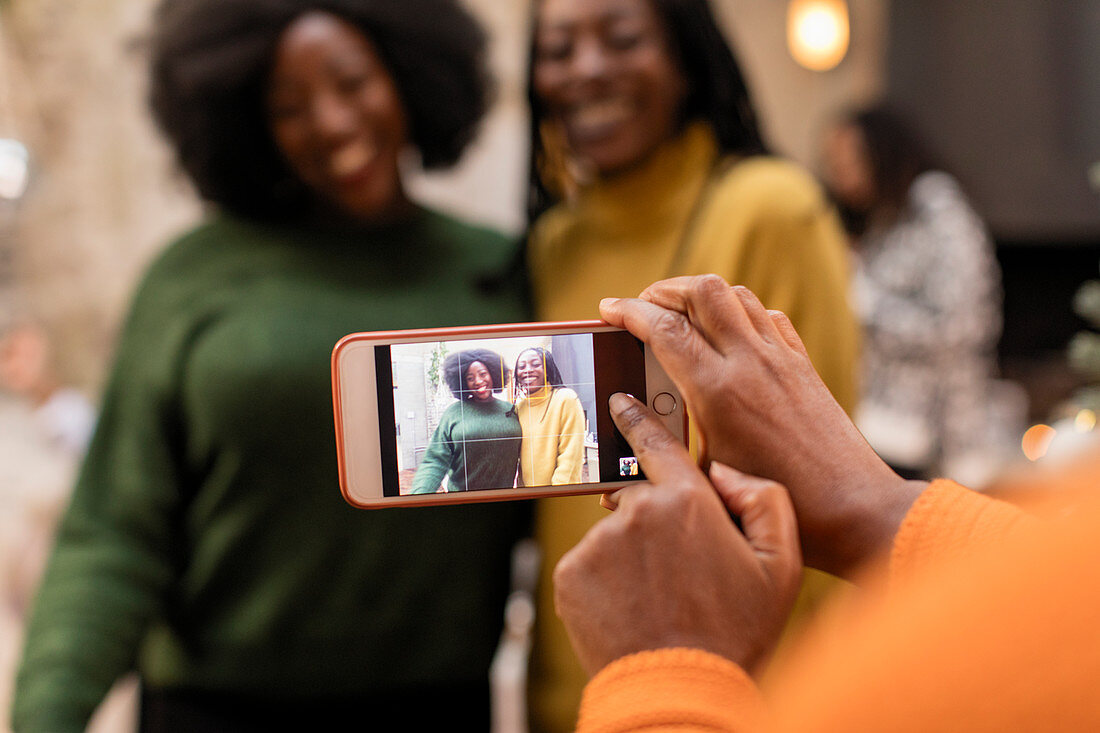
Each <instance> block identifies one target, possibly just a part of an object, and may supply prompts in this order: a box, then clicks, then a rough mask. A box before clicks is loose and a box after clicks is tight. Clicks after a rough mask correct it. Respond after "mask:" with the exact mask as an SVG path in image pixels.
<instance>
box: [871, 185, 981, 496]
mask: <svg viewBox="0 0 1100 733" xmlns="http://www.w3.org/2000/svg"><path fill="white" fill-rule="evenodd" d="M856 251H857V257H856V259H857V265H856V268H855V272H856V276H855V278H854V280H853V286H852V287H853V304H854V307H855V308H856V310H857V313H858V316H859V318H860V320H861V322H862V323H863V326H864V330H865V338H864V354H863V400H862V403H861V406H860V409H859V411H858V413H857V418H856V423H857V425H859V427H860V429H861V430H862V431H863V432H864V434H865V435H866V436H867V439H868V440H869V442H870V443H871V445H872V446H873V447H874V448H875V449H876V450H877V451H878V452H879V453H880V454H881V455H882V456H883V458H885V459H886V460H887V461H889V462H890V463H892V464H894V465H897V466H903V467H905V468H911V469H915V470H918V471H923V472H926V473H929V474H934V475H944V474H946V475H953V474H958V473H959V472H966V471H967V468H966V467H965V466H966V465H967V464H971V465H972V463H973V460H974V457H975V456H979V455H980V454H981V453H982V452H983V446H984V445H985V444H987V443H988V437H987V433H988V425H989V420H988V419H987V416H988V414H989V412H990V404H989V401H990V400H991V399H994V400H995V399H996V397H991V391H990V389H989V385H990V384H991V382H990V380H991V378H992V377H994V376H995V374H996V355H995V349H996V345H997V339H998V337H999V336H1000V332H1001V282H1000V270H999V268H998V265H997V261H996V258H995V256H994V250H993V245H992V242H991V241H990V238H989V235H988V233H987V232H986V230H985V227H984V226H983V224H982V222H981V220H980V219H979V218H978V216H977V214H975V213H974V210H973V209H972V208H971V207H970V205H969V203H968V202H967V200H966V198H965V196H964V195H963V193H962V191H961V189H960V188H959V185H958V183H957V182H956V181H955V180H954V179H953V178H952V177H951V176H949V175H947V174H946V173H942V172H939V171H930V172H927V173H923V174H921V175H920V176H918V177H917V179H916V180H915V181H914V182H913V185H912V186H911V187H910V190H909V200H908V203H907V206H906V208H905V209H904V210H903V211H902V212H901V215H900V217H899V218H898V219H897V221H895V222H894V223H893V224H891V225H889V226H886V227H879V228H875V227H872V228H871V229H870V230H869V231H868V233H867V234H866V235H865V236H864V238H863V240H862V241H861V242H860V243H859V245H858V247H857V250H856Z"/></svg>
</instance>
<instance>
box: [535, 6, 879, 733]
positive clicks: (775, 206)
mask: <svg viewBox="0 0 1100 733" xmlns="http://www.w3.org/2000/svg"><path fill="white" fill-rule="evenodd" d="M534 21H535V22H534V28H533V37H532V45H531V66H530V69H531V72H530V78H529V102H530V105H531V112H532V114H531V119H532V139H531V151H532V153H531V154H532V162H531V171H532V173H531V183H530V196H529V200H530V205H531V212H530V216H531V221H532V226H531V231H530V233H529V236H528V247H527V260H528V265H529V274H530V279H531V283H532V286H533V291H534V298H535V310H536V314H537V316H538V318H539V319H540V320H575V319H582V318H595V317H596V316H597V311H596V307H597V304H598V303H599V300H600V298H602V297H607V296H621V297H633V296H635V295H637V293H639V292H641V290H642V289H643V288H645V287H646V286H647V285H649V284H650V283H652V282H654V281H656V280H660V279H662V278H666V277H671V276H675V275H698V274H704V273H710V272H713V273H717V274H719V275H721V276H722V277H723V278H725V279H726V280H727V281H729V282H731V283H736V284H741V285H745V286H747V287H750V288H752V290H753V291H754V292H756V293H757V294H758V295H759V296H760V299H761V300H762V301H763V302H764V304H765V305H766V306H767V307H768V308H775V309H778V310H782V311H783V312H785V313H787V314H788V315H789V316H790V318H791V320H792V321H793V322H794V324H795V326H796V327H797V328H798V331H799V333H801V334H802V338H803V340H804V342H805V344H806V348H807V350H808V351H809V354H810V357H811V359H812V360H813V363H814V366H815V367H816V368H817V370H818V372H819V373H820V374H821V376H822V378H823V379H824V381H825V383H826V384H827V385H828V387H829V389H830V390H831V391H832V393H833V395H834V396H835V397H836V399H837V400H838V401H839V402H840V404H841V405H843V406H844V407H845V408H846V409H849V410H850V409H852V408H853V407H854V406H855V398H856V393H857V392H856V375H855V369H856V365H857V358H858V348H859V343H858V341H859V339H858V327H857V325H856V321H855V320H854V318H853V316H852V313H851V311H850V309H849V307H848V301H847V290H848V272H847V257H848V253H847V246H846V243H845V239H844V235H843V232H842V230H841V227H840V224H839V221H838V219H837V217H836V216H835V214H834V212H833V211H832V210H831V209H830V207H829V205H828V204H827V202H826V199H825V197H824V196H823V194H822V192H821V189H820V188H819V186H818V185H817V184H816V183H815V182H814V180H813V178H812V177H811V176H810V175H809V174H808V173H807V172H806V171H805V170H803V169H802V168H801V167H799V166H798V165H796V164H795V163H793V162H791V161H788V160H784V159H782V158H779V157H776V156H773V155H769V154H768V150H767V146H766V145H765V143H764V141H763V139H762V135H761V133H760V130H759V127H758V125H757V122H756V116H755V113H754V109H753V104H752V100H751V98H750V95H749V92H748V89H747V86H746V84H745V80H744V78H743V75H742V74H741V70H740V68H739V66H738V63H737V61H736V59H735V57H734V54H733V52H732V50H731V49H730V47H729V44H728V43H727V42H726V41H725V39H724V37H723V34H722V32H721V30H720V29H719V28H718V26H717V24H716V23H715V20H714V17H713V14H712V12H711V9H710V7H709V6H708V4H707V2H706V0H538V2H536V4H535V17H534ZM599 516H600V510H599V508H598V507H597V506H596V505H595V502H593V501H592V500H591V499H590V498H587V497H579V498H572V497H570V498H555V499H550V500H546V501H543V502H541V503H540V505H539V508H538V510H537V520H536V531H537V534H538V538H539V542H540V545H541V548H542V551H543V558H544V569H545V572H544V578H543V581H544V582H543V585H542V586H541V590H540V600H539V611H540V613H539V622H538V626H537V628H536V640H535V650H534V652H533V658H532V668H531V677H532V690H533V697H532V700H531V705H532V711H533V716H534V722H535V724H536V728H537V729H538V730H540V731H554V732H556V733H560V732H561V731H566V730H571V729H572V727H573V722H574V718H573V712H574V711H575V710H576V705H577V701H578V699H579V694H580V688H581V685H582V684H583V681H584V675H583V673H582V671H581V669H580V666H579V665H578V664H577V663H576V661H575V660H573V658H572V652H570V651H569V647H568V641H567V639H566V637H565V631H564V629H563V628H562V627H561V626H560V624H558V623H557V620H556V619H555V617H554V611H553V605H552V603H551V599H550V597H549V583H548V582H546V581H547V580H548V573H549V569H550V568H552V567H553V566H554V563H555V561H556V560H557V558H558V557H560V556H561V554H562V553H564V552H565V551H566V550H568V549H569V548H570V547H572V546H573V545H574V544H576V542H577V541H578V540H579V539H580V538H581V536H582V535H583V534H584V532H585V530H586V529H588V527H590V526H591V525H592V524H593V523H594V522H595V521H596V519H597V518H598V517H599Z"/></svg>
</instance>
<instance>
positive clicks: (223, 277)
mask: <svg viewBox="0 0 1100 733" xmlns="http://www.w3.org/2000/svg"><path fill="white" fill-rule="evenodd" d="M511 256H512V247H511V245H510V244H509V243H508V242H507V241H506V240H505V239H504V238H502V237H501V236H499V235H496V234H494V233H491V232H488V231H485V230H482V229H478V228H474V227H471V226H468V225H464V224H460V223H458V222H456V221H454V220H451V219H448V218H446V217H444V216H442V215H439V214H435V213H432V212H428V211H424V210H418V211H417V212H416V213H415V214H413V215H412V216H411V217H410V218H409V219H408V220H406V221H404V222H402V223H401V224H400V225H399V226H398V225H395V226H389V227H383V228H376V229H370V230H362V229H360V230H355V231H352V230H328V231H319V230H318V229H315V228H314V229H308V230H307V229H284V228H280V229H276V228H272V227H262V226H258V225H253V224H249V223H246V222H243V221H240V220H236V219H230V218H228V217H224V216H222V217H217V218H215V219H213V220H212V221H210V222H209V223H207V224H205V225H203V226H200V227H199V228H198V229H196V230H194V231H193V232H191V233H189V234H187V235H186V236H184V237H182V238H181V239H180V240H179V241H177V242H176V243H175V244H174V245H173V246H172V247H170V248H169V249H168V250H167V251H166V252H165V253H164V254H163V255H162V256H161V257H160V258H159V260H158V261H157V262H155V263H154V264H153V266H152V268H151V269H150V270H149V272H148V274H147V275H146V277H145V280H144V282H143V284H142V285H141V287H140V289H139V291H138V292H137V295H136V297H135V300H134V303H133V307H132V312H131V313H130V316H129V319H128V322H127V324H126V326H125V330H124V332H123V334H122V336H121V340H120V342H119V344H118V349H117V355H116V359H117V361H116V363H115V366H114V370H113V374H112V376H111V379H110V382H109V384H108V386H107V389H106V393H105V396H104V398H103V410H102V415H101V418H100V421H99V427H98V430H97V432H96V435H95V438H94V439H93V442H92V445H91V448H90V452H89V454H88V457H87V460H86V463H85V465H84V467H83V470H82V472H81V475H80V478H79V481H78V484H77V486H76V490H75V493H74V495H73V500H72V505H71V507H70V508H69V511H68V513H67V515H66V516H65V518H64V520H63V522H62V524H61V526H60V529H59V534H58V540H57V546H56V549H55V550H54V553H53V556H52V559H51V560H50V563H49V566H48V569H47V571H46V575H45V578H44V582H43V585H42V587H41V590H40V592H39V595H38V598H37V601H36V603H35V607H34V610H33V614H32V618H31V620H30V625H29V630H28V635H27V640H26V648H25V652H24V659H23V663H22V666H21V669H20V671H19V676H18V681H17V690H16V696H15V700H14V710H13V717H14V721H15V724H16V728H17V729H18V730H20V731H46V730H49V731H67V730H74V731H75V730H82V729H83V725H84V723H85V721H86V720H87V718H88V716H89V715H90V713H91V711H92V710H93V708H94V706H95V705H96V703H97V702H98V701H99V700H100V699H101V698H102V696H103V695H104V693H105V692H106V690H107V689H108V687H109V686H110V684H111V683H112V682H113V681H114V680H115V678H116V677H118V676H119V675H121V674H122V673H124V672H126V671H127V670H129V669H131V668H132V667H133V666H134V665H135V664H136V666H137V668H138V669H139V670H140V672H141V674H142V677H143V682H144V683H145V684H146V685H148V686H150V687H152V688H168V689H171V688H191V689H199V690H213V691H222V692H229V693H237V692H239V693H241V694H249V695H253V696H255V695H259V696H271V697H279V698H284V699H285V698H286V697H291V698H302V699H312V698H316V697H324V696H339V695H343V696H355V695H360V694H363V695H369V694H375V695H377V694H385V692H386V691H387V690H405V691H407V690H408V689H409V688H410V687H413V686H418V685H431V686H435V687H439V686H440V685H443V686H445V685H448V684H460V683H461V684H468V683H470V682H482V681H484V680H485V679H486V674H487V670H488V666H489V662H490V658H491V655H492V651H493V649H494V647H495V645H496V643H497V641H498V635H499V632H500V626H501V619H502V612H503V601H504V599H505V596H506V593H507V590H508V589H507V579H508V563H509V552H510V548H511V546H512V544H513V542H514V541H515V540H516V539H517V537H518V536H520V535H521V534H522V533H524V532H525V531H526V529H527V526H526V521H527V514H528V511H529V508H528V506H527V505H526V502H519V503H514V502H508V503H503V504H489V505H477V506H464V507H440V508H417V509H386V510H377V511H362V510H356V509H353V508H351V507H350V506H348V505H347V504H345V503H344V500H343V499H342V498H341V495H340V491H339V486H338V482H337V474H336V449H335V444H334V430H333V418H332V398H331V386H330V372H329V359H330V354H331V352H332V348H333V345H334V344H335V343H336V341H337V340H338V339H339V338H340V337H341V336H343V335H345V334H347V333H349V332H352V331H358V330H373V329H396V328H414V327H426V326H444V325H461V324H476V323H493V322H515V321H519V320H523V319H524V318H525V317H526V315H527V313H526V309H525V306H524V305H523V302H522V300H521V298H520V296H519V294H518V293H515V292H505V291H502V290H501V289H499V288H498V289H497V290H495V291H490V292H486V291H485V289H484V288H483V287H480V286H479V285H478V283H479V282H480V281H481V278H482V276H483V275H484V274H485V273H487V272H489V271H492V270H495V269H499V268H500V267H501V265H502V264H503V263H504V262H505V261H506V260H507V259H508V258H509V257H511Z"/></svg>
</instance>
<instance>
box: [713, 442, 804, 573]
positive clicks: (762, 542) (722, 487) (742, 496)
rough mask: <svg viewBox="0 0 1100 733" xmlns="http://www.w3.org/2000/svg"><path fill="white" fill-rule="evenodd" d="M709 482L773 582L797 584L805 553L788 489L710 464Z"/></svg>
mask: <svg viewBox="0 0 1100 733" xmlns="http://www.w3.org/2000/svg"><path fill="white" fill-rule="evenodd" d="M710 480H711V483H712V484H714V488H715V489H717V491H718V495H719V496H720V497H721V498H722V503H724V504H725V505H726V509H728V510H729V511H730V513H732V514H734V515H736V516H738V517H740V518H741V526H742V531H743V532H744V533H745V538H746V539H747V540H748V542H749V546H750V547H752V551H753V553H755V554H756V557H757V558H758V559H759V561H760V564H761V565H762V566H763V567H764V569H765V571H766V572H767V573H768V575H769V576H770V577H771V578H772V580H773V581H775V582H777V583H790V584H792V585H794V584H796V583H797V582H798V577H799V575H800V573H801V569H802V552H801V549H800V548H799V544H798V524H797V522H796V521H795V516H794V506H792V504H791V498H790V496H789V495H788V494H787V489H786V488H785V487H784V486H783V485H782V484H779V483H776V482H775V481H770V480H768V479H765V478H760V477H759V476H750V475H749V474H747V473H741V472H740V471H738V470H736V469H733V468H730V467H729V466H727V465H725V464H724V463H718V462H717V461H715V462H712V463H711V464H710Z"/></svg>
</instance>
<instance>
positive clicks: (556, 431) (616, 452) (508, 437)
mask: <svg viewBox="0 0 1100 733" xmlns="http://www.w3.org/2000/svg"><path fill="white" fill-rule="evenodd" d="M374 361H375V364H374V366H375V372H376V382H375V383H376V385H377V390H378V415H379V423H380V424H379V435H380V442H381V458H382V483H383V494H384V495H385V496H405V495H412V494H435V493H451V492H457V491H478V490H483V489H506V488H512V487H526V488H532V487H550V488H552V487H554V486H561V487H563V488H564V487H567V486H575V485H576V484H585V483H593V484H594V483H611V482H618V481H629V480H636V479H642V478H644V476H643V475H642V472H641V470H640V467H639V465H638V461H637V459H636V458H635V457H634V455H633V451H632V450H631V448H630V446H629V445H628V444H627V443H626V441H625V440H624V439H623V437H622V435H621V434H620V433H619V432H618V430H617V429H616V428H615V426H614V423H613V422H612V420H611V415H610V412H609V411H608V407H607V401H608V398H609V397H610V396H611V395H612V394H613V393H615V392H626V393H628V394H631V395H633V396H635V397H637V398H638V399H640V400H642V401H643V402H645V401H646V400H647V395H646V374H645V352H644V347H643V345H642V343H641V342H640V341H638V340H637V339H636V338H634V337H633V336H631V335H630V334H629V333H626V332H621V331H620V332H604V333H574V334H564V335H561V334H559V335H541V336H524V337H505V338H477V339H467V340H448V341H427V342H417V343H400V344H390V345H382V346H375V347H374ZM390 418H392V419H390Z"/></svg>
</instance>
